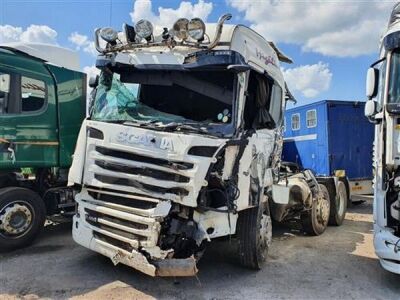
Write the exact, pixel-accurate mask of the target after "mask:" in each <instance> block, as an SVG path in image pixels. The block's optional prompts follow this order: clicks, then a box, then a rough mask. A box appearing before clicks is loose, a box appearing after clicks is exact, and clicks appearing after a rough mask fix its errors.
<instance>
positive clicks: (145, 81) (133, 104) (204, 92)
mask: <svg viewBox="0 0 400 300" xmlns="http://www.w3.org/2000/svg"><path fill="white" fill-rule="evenodd" d="M227 19H230V15H225V16H222V17H221V18H220V20H219V22H218V24H207V25H206V24H204V23H203V22H202V21H201V20H200V19H193V20H191V21H188V20H187V19H179V20H178V21H177V22H176V23H175V24H174V26H173V28H172V30H168V29H164V32H163V33H162V34H161V35H160V36H154V34H153V28H152V25H151V23H150V22H148V21H145V20H142V21H139V22H138V23H137V24H136V26H135V27H131V26H127V25H125V27H124V33H122V34H121V33H120V34H118V33H116V32H115V31H114V30H112V29H110V28H105V29H98V30H96V47H97V49H98V51H99V52H100V55H99V56H98V59H97V63H96V65H97V67H98V68H99V69H100V70H101V75H100V76H99V78H97V79H96V80H92V81H91V84H92V86H93V87H95V89H94V90H93V92H92V97H93V103H92V105H91V109H90V117H89V118H88V119H87V120H86V121H85V122H84V123H83V125H82V128H81V132H80V135H79V138H78V143H77V148H76V152H75V155H74V161H73V166H72V169H71V171H70V173H69V181H70V184H73V185H75V186H77V187H79V189H80V192H79V193H78V194H77V197H76V202H77V213H76V215H75V217H74V221H73V238H74V240H75V241H76V242H77V243H79V244H81V245H83V246H84V247H87V248H90V249H92V250H94V251H96V252H99V253H101V254H103V255H105V256H107V257H110V258H111V260H112V261H113V262H114V263H115V264H117V263H123V264H126V265H129V266H131V267H133V268H135V269H137V270H140V271H142V272H144V273H146V274H149V275H151V276H156V275H157V276H190V275H194V274H196V272H197V267H196V261H197V260H198V259H199V257H200V256H201V255H202V253H203V252H204V249H205V246H206V244H207V242H209V241H211V240H212V239H215V238H219V237H224V236H229V235H235V237H236V238H235V240H237V243H238V256H239V260H240V262H241V263H242V265H244V266H247V267H250V268H255V269H259V268H260V267H261V265H262V263H263V262H264V260H265V258H266V255H267V251H268V247H269V244H270V242H271V234H272V225H271V215H272V216H274V215H275V216H277V217H278V219H279V221H282V220H285V219H288V218H298V219H299V220H302V221H303V224H304V225H305V227H304V228H305V230H306V231H308V232H310V233H312V234H320V233H322V232H323V231H324V229H325V228H326V225H327V222H328V218H329V201H328V200H327V199H326V197H325V196H326V193H323V191H326V189H325V190H323V189H322V190H321V188H320V187H319V186H318V183H317V182H316V180H315V178H314V177H313V175H312V173H311V172H309V171H305V172H304V173H297V174H291V173H290V172H289V173H288V172H286V171H285V172H284V174H285V175H284V176H281V175H282V172H281V171H280V156H281V149H282V113H283V110H284V108H285V101H286V100H287V97H290V93H289V92H288V91H287V88H286V85H285V82H284V79H283V76H282V72H281V69H280V67H279V61H286V62H290V59H288V58H287V57H285V56H284V55H283V54H282V53H280V52H279V50H278V49H277V48H276V47H275V46H274V44H273V43H271V42H267V41H265V40H264V39H263V38H262V37H261V36H260V35H258V34H257V33H256V32H254V31H253V30H251V29H249V28H247V27H245V26H241V25H237V26H234V25H223V23H224V21H226V20H227ZM100 37H101V38H102V39H103V40H105V41H107V45H106V46H105V47H101V46H100ZM280 179H282V180H281V181H280V182H279V180H280ZM273 187H274V188H273ZM273 197H275V198H276V203H275V202H274V201H273V200H275V199H273Z"/></svg>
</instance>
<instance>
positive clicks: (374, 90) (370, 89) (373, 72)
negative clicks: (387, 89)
mask: <svg viewBox="0 0 400 300" xmlns="http://www.w3.org/2000/svg"><path fill="white" fill-rule="evenodd" d="M378 78H379V70H378V69H375V68H369V69H368V72H367V81H366V95H367V98H368V99H372V98H375V97H376V95H377V94H378V83H379V81H378Z"/></svg>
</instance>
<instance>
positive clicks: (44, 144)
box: [0, 138, 60, 146]
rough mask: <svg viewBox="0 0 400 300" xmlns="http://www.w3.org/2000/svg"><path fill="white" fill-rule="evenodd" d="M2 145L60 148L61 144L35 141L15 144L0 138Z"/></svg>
mask: <svg viewBox="0 0 400 300" xmlns="http://www.w3.org/2000/svg"><path fill="white" fill-rule="evenodd" d="M0 143H10V144H14V145H36V146H58V145H59V144H60V143H59V142H35V141H24V142H13V141H8V140H6V139H3V138H0Z"/></svg>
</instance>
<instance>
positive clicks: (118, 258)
mask: <svg viewBox="0 0 400 300" xmlns="http://www.w3.org/2000/svg"><path fill="white" fill-rule="evenodd" d="M73 226H74V227H75V228H74V230H73V231H72V233H73V234H72V236H73V239H74V241H75V242H76V243H78V244H80V245H82V246H84V247H86V248H89V249H91V250H93V251H95V252H98V253H100V254H102V255H104V256H107V257H109V258H110V259H111V260H112V262H113V263H114V264H115V265H116V264H118V263H122V264H124V265H127V266H130V267H132V268H134V269H136V270H138V271H141V272H143V273H145V274H147V275H150V276H177V277H179V276H182V277H183V276H194V275H196V274H197V271H198V270H197V267H196V260H195V258H194V257H189V258H185V259H168V258H165V259H160V260H156V261H151V262H149V261H148V259H147V258H146V257H145V256H144V255H143V254H142V253H140V252H138V251H136V250H132V252H128V251H126V250H124V249H121V248H118V247H116V246H114V245H111V244H109V243H107V242H104V241H102V240H100V239H97V238H96V237H94V236H93V232H92V230H91V229H90V228H89V227H86V226H85V225H84V224H83V223H82V222H80V219H79V218H78V217H76V216H74V218H73ZM89 237H90V238H89Z"/></svg>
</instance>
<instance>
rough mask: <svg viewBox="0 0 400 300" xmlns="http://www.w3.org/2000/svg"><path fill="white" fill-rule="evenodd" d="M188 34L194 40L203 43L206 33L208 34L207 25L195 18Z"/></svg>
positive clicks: (189, 26) (191, 21)
mask: <svg viewBox="0 0 400 300" xmlns="http://www.w3.org/2000/svg"><path fill="white" fill-rule="evenodd" d="M188 32H189V35H190V37H191V38H192V39H195V40H197V41H202V40H203V39H204V33H205V32H206V25H205V24H204V22H203V21H202V20H201V19H199V18H194V19H192V20H190V22H189V25H188Z"/></svg>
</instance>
